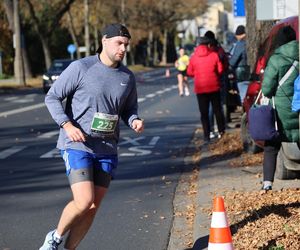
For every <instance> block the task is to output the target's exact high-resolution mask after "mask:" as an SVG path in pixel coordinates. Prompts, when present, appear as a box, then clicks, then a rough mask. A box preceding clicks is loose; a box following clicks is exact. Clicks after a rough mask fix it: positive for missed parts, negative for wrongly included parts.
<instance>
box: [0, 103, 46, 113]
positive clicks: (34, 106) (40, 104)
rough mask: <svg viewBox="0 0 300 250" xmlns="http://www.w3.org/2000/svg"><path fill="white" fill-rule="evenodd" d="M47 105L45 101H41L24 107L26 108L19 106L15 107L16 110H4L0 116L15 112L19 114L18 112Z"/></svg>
mask: <svg viewBox="0 0 300 250" xmlns="http://www.w3.org/2000/svg"><path fill="white" fill-rule="evenodd" d="M45 106H46V105H45V103H43V102H41V103H38V104H35V105H31V106H27V107H24V108H19V109H14V110H10V111H6V112H2V113H0V117H6V116H9V115H15V114H18V113H22V112H26V111H30V110H33V109H38V108H42V107H45Z"/></svg>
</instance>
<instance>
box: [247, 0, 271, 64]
mask: <svg viewBox="0 0 300 250" xmlns="http://www.w3.org/2000/svg"><path fill="white" fill-rule="evenodd" d="M245 6H246V19H247V26H246V34H247V40H246V41H247V57H248V64H249V65H250V66H251V70H253V69H254V68H253V67H254V66H255V62H256V59H257V52H258V48H259V46H260V44H261V43H262V42H263V41H264V40H265V39H266V37H267V36H268V34H269V32H270V29H271V28H272V26H273V21H257V20H256V0H246V1H245Z"/></svg>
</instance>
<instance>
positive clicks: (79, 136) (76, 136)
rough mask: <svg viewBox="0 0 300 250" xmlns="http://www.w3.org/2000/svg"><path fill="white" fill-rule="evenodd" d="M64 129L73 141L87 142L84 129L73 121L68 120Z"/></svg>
mask: <svg viewBox="0 0 300 250" xmlns="http://www.w3.org/2000/svg"><path fill="white" fill-rule="evenodd" d="M63 129H64V130H65V131H66V133H67V136H68V137H69V139H70V140H71V141H73V142H85V141H86V139H85V136H84V134H83V133H82V131H81V130H80V129H79V128H77V127H75V126H74V125H73V124H72V122H67V123H66V124H64V125H63Z"/></svg>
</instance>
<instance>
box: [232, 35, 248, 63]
mask: <svg viewBox="0 0 300 250" xmlns="http://www.w3.org/2000/svg"><path fill="white" fill-rule="evenodd" d="M229 64H230V66H231V67H232V68H233V69H236V68H237V67H240V66H245V65H247V53H246V41H245V40H244V39H242V40H239V41H237V42H236V44H235V46H234V49H233V52H232V55H231V57H230V59H229Z"/></svg>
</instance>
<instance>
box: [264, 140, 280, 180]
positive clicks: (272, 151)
mask: <svg viewBox="0 0 300 250" xmlns="http://www.w3.org/2000/svg"><path fill="white" fill-rule="evenodd" d="M280 147H281V142H280V141H266V142H265V146H264V162H263V173H264V178H263V179H264V181H271V182H273V181H274V175H275V170H276V161H277V155H278V152H279V150H280Z"/></svg>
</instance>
